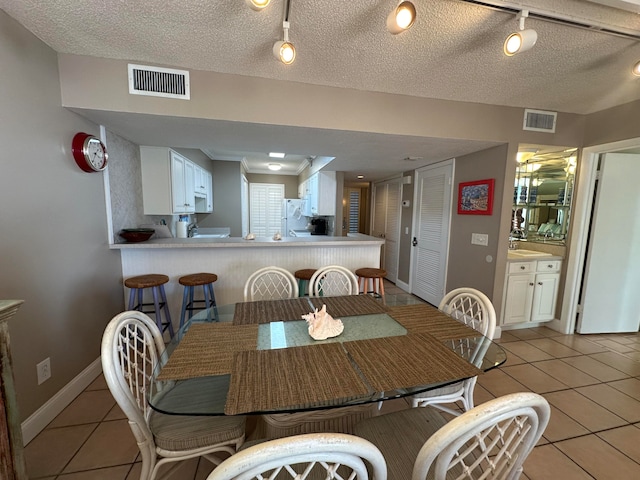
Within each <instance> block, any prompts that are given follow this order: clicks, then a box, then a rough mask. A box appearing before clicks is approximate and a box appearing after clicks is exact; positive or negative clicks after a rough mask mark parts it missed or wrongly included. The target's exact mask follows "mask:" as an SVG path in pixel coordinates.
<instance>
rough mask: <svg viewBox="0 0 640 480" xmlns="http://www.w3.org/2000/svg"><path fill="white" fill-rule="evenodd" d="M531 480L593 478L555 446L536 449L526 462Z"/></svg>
mask: <svg viewBox="0 0 640 480" xmlns="http://www.w3.org/2000/svg"><path fill="white" fill-rule="evenodd" d="M524 473H525V474H526V475H527V477H528V478H529V479H531V480H551V479H559V480H560V479H562V480H589V479H592V478H593V477H592V476H591V475H589V474H588V473H587V472H585V471H584V470H583V469H582V468H580V466H578V465H577V464H576V463H574V462H573V461H572V460H571V459H570V458H569V457H567V456H566V455H565V454H564V453H562V452H561V451H560V450H558V449H557V448H556V447H555V446H553V445H544V446H541V447H536V448H534V449H533V451H532V452H531V453H530V454H529V457H527V459H526V460H525V462H524Z"/></svg>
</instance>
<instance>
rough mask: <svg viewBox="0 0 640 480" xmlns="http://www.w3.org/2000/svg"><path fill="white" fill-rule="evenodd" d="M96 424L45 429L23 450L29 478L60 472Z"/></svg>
mask: <svg viewBox="0 0 640 480" xmlns="http://www.w3.org/2000/svg"><path fill="white" fill-rule="evenodd" d="M97 427H98V424H95V423H94V424H85V425H75V426H72V427H61V428H47V429H45V430H43V431H42V432H40V434H38V435H37V436H36V437H35V438H34V439H33V440H32V441H31V442H29V444H28V445H27V446H26V447H25V449H24V454H25V459H26V463H27V472H28V473H29V478H39V477H44V476H46V475H55V474H58V473H60V472H62V469H63V468H64V466H65V465H66V464H67V463H68V462H69V461H70V460H71V459H72V458H73V456H74V455H75V453H76V452H77V451H78V450H79V449H80V447H81V446H82V444H83V443H84V442H85V441H86V440H87V438H89V436H90V435H91V432H93V431H94V430H95V429H96V428H97Z"/></svg>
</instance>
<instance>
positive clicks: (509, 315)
mask: <svg viewBox="0 0 640 480" xmlns="http://www.w3.org/2000/svg"><path fill="white" fill-rule="evenodd" d="M535 278H536V276H535V275H534V274H533V273H531V274H528V275H509V277H508V280H507V292H506V301H505V306H504V322H503V323H504V324H505V325H506V324H510V323H522V322H528V321H530V320H531V305H532V303H533V291H534V288H533V287H534V285H535V283H534V282H535Z"/></svg>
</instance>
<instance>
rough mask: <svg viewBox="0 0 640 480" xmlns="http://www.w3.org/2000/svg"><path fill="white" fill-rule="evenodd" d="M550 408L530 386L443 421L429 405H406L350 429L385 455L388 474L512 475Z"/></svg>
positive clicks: (444, 477)
mask: <svg viewBox="0 0 640 480" xmlns="http://www.w3.org/2000/svg"><path fill="white" fill-rule="evenodd" d="M550 413H551V408H550V406H549V403H548V402H547V400H546V399H545V398H544V397H542V396H541V395H538V394H536V393H532V392H521V393H512V394H509V395H505V396H502V397H498V398H495V399H493V400H489V401H488V402H485V403H483V404H482V405H479V406H477V407H474V408H473V409H471V410H469V411H467V412H465V413H463V414H462V415H460V416H459V417H456V418H454V419H453V420H451V421H450V422H447V421H446V420H445V419H444V417H443V416H442V413H440V412H438V411H437V410H434V409H431V408H409V409H405V410H401V411H398V412H394V413H389V414H386V415H380V416H378V417H374V418H370V419H367V420H364V421H362V422H360V423H358V424H357V425H356V427H355V434H356V435H358V436H361V437H363V438H365V439H367V440H369V441H370V442H371V443H373V444H375V445H376V446H377V447H378V448H379V449H380V451H381V452H382V454H383V455H384V457H385V460H386V462H387V468H388V478H389V479H390V480H409V479H411V480H425V479H429V480H454V479H456V480H462V479H464V480H475V479H483V480H498V479H499V480H516V479H518V478H519V477H520V475H521V474H522V471H523V467H522V465H523V463H524V461H525V460H526V458H527V456H528V455H529V453H531V450H532V449H533V447H534V446H535V445H536V443H537V442H538V440H539V439H540V437H541V436H542V433H543V432H544V430H545V428H546V427H547V424H548V423H549V417H550Z"/></svg>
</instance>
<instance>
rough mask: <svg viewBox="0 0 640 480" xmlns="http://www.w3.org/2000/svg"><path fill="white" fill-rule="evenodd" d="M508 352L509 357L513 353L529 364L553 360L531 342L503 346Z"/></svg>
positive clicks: (511, 343)
mask: <svg viewBox="0 0 640 480" xmlns="http://www.w3.org/2000/svg"><path fill="white" fill-rule="evenodd" d="M502 348H504V349H505V350H507V355H509V353H513V354H515V355H518V356H519V357H520V358H522V359H523V360H525V361H527V362H537V361H540V360H551V359H553V357H552V356H551V355H549V354H548V353H546V352H543V351H542V350H540V349H539V348H536V347H534V346H533V345H531V344H530V343H529V342H523V341H520V342H510V343H505V344H503V345H502Z"/></svg>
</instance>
